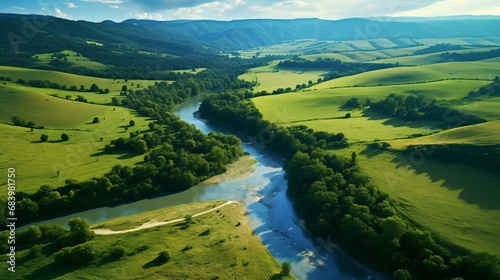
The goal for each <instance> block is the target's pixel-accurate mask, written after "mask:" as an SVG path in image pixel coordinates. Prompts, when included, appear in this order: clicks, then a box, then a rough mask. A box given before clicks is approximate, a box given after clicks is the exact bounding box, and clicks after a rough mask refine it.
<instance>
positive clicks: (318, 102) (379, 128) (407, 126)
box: [252, 80, 488, 141]
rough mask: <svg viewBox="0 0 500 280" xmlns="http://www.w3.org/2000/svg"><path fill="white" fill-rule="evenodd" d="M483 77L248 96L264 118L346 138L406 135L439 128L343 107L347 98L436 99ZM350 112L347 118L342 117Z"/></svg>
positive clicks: (456, 94) (454, 95)
mask: <svg viewBox="0 0 500 280" xmlns="http://www.w3.org/2000/svg"><path fill="white" fill-rule="evenodd" d="M487 83H488V82H487V81H477V80H448V81H439V82H432V83H425V84H418V85H394V86H375V87H350V88H336V89H323V90H311V91H310V90H306V91H302V92H295V93H288V94H280V95H271V96H261V97H258V98H254V99H252V100H253V102H254V103H255V105H256V106H257V108H258V109H259V110H260V112H261V113H262V114H263V115H264V118H266V119H268V120H270V121H273V122H276V123H279V124H282V125H306V126H309V127H311V128H313V129H315V130H322V131H328V132H335V133H338V132H342V133H344V134H345V135H346V137H347V138H348V139H350V141H373V140H374V139H380V140H390V139H395V138H407V137H408V136H410V135H413V134H429V133H431V132H435V131H439V130H440V128H439V123H438V122H435V121H418V122H412V123H409V122H406V121H403V120H398V119H391V118H389V117H388V116H386V115H382V114H379V113H376V112H372V111H360V110H345V109H343V108H342V106H343V105H344V104H345V103H346V101H348V100H349V99H350V98H353V97H355V98H358V99H359V100H360V102H361V103H364V102H365V100H366V99H370V100H371V101H378V100H381V99H384V98H385V97H386V96H387V95H389V94H390V93H397V94H405V95H409V94H422V95H424V96H426V97H428V98H434V99H437V100H453V99H460V98H462V97H464V96H466V95H467V93H468V92H469V91H471V90H477V89H478V88H479V87H481V86H483V85H485V84H487ZM346 113H351V118H349V119H345V118H343V117H344V116H345V114H346Z"/></svg>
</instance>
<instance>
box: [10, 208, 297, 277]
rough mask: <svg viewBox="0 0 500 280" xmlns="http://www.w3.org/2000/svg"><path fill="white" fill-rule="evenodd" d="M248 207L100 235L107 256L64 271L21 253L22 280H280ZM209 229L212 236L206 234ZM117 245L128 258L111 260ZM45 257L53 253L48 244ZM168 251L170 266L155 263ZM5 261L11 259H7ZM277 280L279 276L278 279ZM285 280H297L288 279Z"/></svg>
mask: <svg viewBox="0 0 500 280" xmlns="http://www.w3.org/2000/svg"><path fill="white" fill-rule="evenodd" d="M220 204H222V202H221V201H206V202H199V203H192V204H186V205H181V206H177V207H173V208H166V209H160V210H156V211H153V212H147V213H141V214H140V219H141V221H143V220H146V219H147V218H149V219H150V221H151V220H152V221H162V220H166V219H178V218H184V216H185V215H186V214H191V213H193V214H194V213H196V210H200V211H206V210H210V209H212V208H213V207H215V206H216V205H220ZM245 213H246V209H245V207H244V205H243V204H242V203H233V204H229V205H226V206H223V207H221V208H219V209H218V210H217V211H213V212H210V213H207V214H204V215H201V216H198V217H195V218H193V219H192V222H191V224H189V226H186V225H185V223H184V222H179V223H174V224H170V225H163V226H159V227H154V228H149V229H144V230H141V231H137V232H130V233H123V234H118V235H97V236H96V237H95V239H94V240H92V241H91V242H95V243H94V244H95V247H96V248H98V250H99V252H100V253H101V256H102V257H100V259H101V260H102V261H101V260H99V261H94V262H91V263H90V264H88V265H84V266H81V267H63V266H59V265H56V264H55V263H54V258H53V256H52V255H48V256H46V255H42V256H40V257H37V258H34V259H30V258H27V257H26V255H27V254H28V250H27V249H25V250H19V251H18V252H17V256H18V259H19V264H18V266H19V267H24V269H20V270H19V271H17V272H16V276H18V277H20V278H34V277H36V279H54V278H57V277H61V278H65V279H74V278H82V279H94V278H100V279H124V278H127V279H185V278H192V279H234V278H237V279H271V278H273V277H274V278H273V279H275V278H276V277H278V278H279V273H280V265H279V264H278V263H277V262H276V260H274V258H273V257H272V256H271V254H269V252H268V251H267V249H266V247H265V246H264V245H263V244H262V243H261V241H260V240H259V238H258V237H257V236H256V235H254V234H252V227H251V224H250V219H249V218H248V216H247V215H245ZM137 217H138V216H137V215H133V216H127V217H123V218H119V219H115V220H111V221H106V222H104V223H102V224H97V225H94V227H102V226H105V225H107V224H113V223H116V224H121V225H122V226H125V225H129V224H131V225H132V224H137ZM207 229H209V230H210V231H209V233H208V234H206V235H201V233H202V232H204V231H205V230H207ZM113 246H120V247H122V248H123V249H124V250H125V256H123V257H122V258H120V259H118V260H114V261H110V260H107V259H106V258H105V257H104V256H105V254H106V253H107V251H108V250H109V249H110V248H111V247H113ZM43 249H46V250H47V251H48V252H47V251H43V252H44V253H45V254H49V253H51V252H50V251H49V250H50V249H49V248H47V246H46V245H44V246H43ZM164 250H166V251H167V252H168V253H169V255H170V257H171V259H170V260H169V261H168V262H166V263H164V264H157V263H155V262H153V260H154V259H155V258H156V257H157V256H158V254H159V253H160V252H161V251H164ZM1 258H2V260H4V259H5V258H6V257H5V256H3V257H1ZM276 279H277V278H276ZM282 279H293V278H292V277H291V276H290V277H284V278H282Z"/></svg>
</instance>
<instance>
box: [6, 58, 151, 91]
mask: <svg viewBox="0 0 500 280" xmlns="http://www.w3.org/2000/svg"><path fill="white" fill-rule="evenodd" d="M0 76H3V77H10V78H11V80H12V82H15V81H17V80H18V79H22V80H25V81H29V80H49V81H51V82H56V83H58V84H59V85H61V86H62V85H66V86H67V87H68V88H69V87H71V86H73V85H74V86H76V87H77V88H78V89H79V88H80V85H83V86H84V87H85V89H90V87H91V86H92V84H96V85H97V86H98V87H99V88H101V89H106V88H107V89H109V91H110V93H119V92H120V91H121V90H122V87H123V86H124V85H125V86H127V88H130V89H135V88H137V86H139V87H147V86H149V85H154V83H155V82H156V81H153V80H127V81H125V80H124V79H105V78H97V77H90V76H81V75H75V74H69V73H63V72H57V71H49V70H36V69H28V68H19V67H10V66H0ZM59 93H60V95H61V96H62V97H64V96H65V95H66V94H69V95H74V96H76V95H78V94H80V92H73V91H59ZM63 93H65V94H64V95H63Z"/></svg>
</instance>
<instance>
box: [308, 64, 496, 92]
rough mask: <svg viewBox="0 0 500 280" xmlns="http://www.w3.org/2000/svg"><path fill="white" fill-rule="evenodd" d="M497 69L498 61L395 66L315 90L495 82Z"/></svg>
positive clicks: (322, 85)
mask: <svg viewBox="0 0 500 280" xmlns="http://www.w3.org/2000/svg"><path fill="white" fill-rule="evenodd" d="M498 67H499V64H498V62H495V61H493V62H491V61H474V62H447V63H438V64H431V65H423V66H413V67H396V68H389V69H382V70H377V71H370V72H365V73H361V74H357V75H353V76H347V77H342V78H338V79H333V80H330V81H326V82H324V83H320V84H318V85H315V86H313V87H312V89H325V88H335V87H352V86H358V87H361V86H377V85H394V84H413V83H423V82H431V81H438V80H450V79H464V80H474V79H479V80H490V81H492V80H493V79H494V78H495V76H497V75H498V72H497V69H498ZM416 88H417V87H416Z"/></svg>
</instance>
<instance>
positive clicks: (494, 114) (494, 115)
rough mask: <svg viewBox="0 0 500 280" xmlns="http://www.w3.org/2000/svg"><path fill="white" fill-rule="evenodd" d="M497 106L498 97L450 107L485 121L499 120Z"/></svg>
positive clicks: (499, 102) (499, 114)
mask: <svg viewBox="0 0 500 280" xmlns="http://www.w3.org/2000/svg"><path fill="white" fill-rule="evenodd" d="M499 106H500V97H492V98H488V99H483V100H478V101H474V102H469V103H466V104H463V105H453V106H451V107H452V108H454V109H457V110H460V111H463V112H466V113H470V114H474V115H476V116H478V117H481V118H484V119H487V120H497V119H500V111H499V110H498V108H499Z"/></svg>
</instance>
